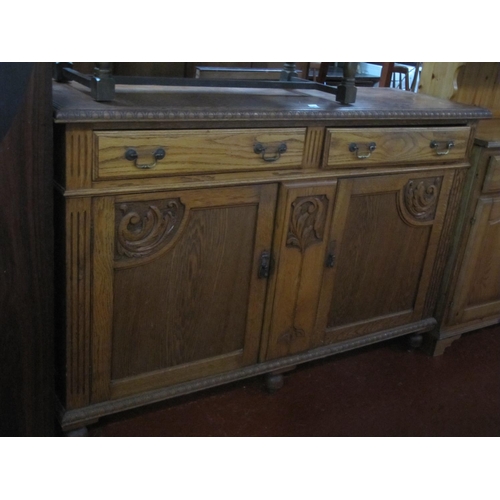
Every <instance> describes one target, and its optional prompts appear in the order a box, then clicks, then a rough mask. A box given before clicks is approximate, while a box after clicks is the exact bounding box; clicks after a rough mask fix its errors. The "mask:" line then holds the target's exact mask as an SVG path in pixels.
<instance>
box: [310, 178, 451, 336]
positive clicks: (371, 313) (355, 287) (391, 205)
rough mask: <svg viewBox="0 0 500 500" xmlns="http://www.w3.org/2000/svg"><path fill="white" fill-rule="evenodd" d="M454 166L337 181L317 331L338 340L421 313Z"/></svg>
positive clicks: (426, 307)
mask: <svg viewBox="0 0 500 500" xmlns="http://www.w3.org/2000/svg"><path fill="white" fill-rule="evenodd" d="M452 178H453V172H451V173H445V172H443V171H433V172H430V171H428V172H424V173H414V174H403V175H385V176H380V177H365V178H358V179H345V180H341V181H340V182H339V187H338V192H337V198H336V204H335V209H334V213H333V218H332V229H331V233H330V242H329V245H328V252H329V256H328V257H327V259H326V261H325V262H328V263H329V266H325V268H324V273H323V284H322V292H321V297H320V301H319V307H318V315H317V324H316V331H317V336H318V338H322V339H323V342H324V343H332V342H338V341H342V340H347V339H350V338H354V337H358V336H362V335H366V334H369V333H373V332H376V331H382V330H385V329H389V328H395V327H397V326H400V325H404V324H408V323H412V322H416V321H419V320H421V319H424V317H425V316H426V315H429V316H431V315H432V309H433V305H432V304H431V305H429V304H428V303H427V304H426V296H427V292H428V289H429V286H430V283H431V278H432V273H433V267H434V263H435V260H436V253H437V249H438V243H439V240H440V235H441V232H442V228H443V220H444V215H445V213H446V208H447V201H448V195H449V192H450V187H451V181H452Z"/></svg>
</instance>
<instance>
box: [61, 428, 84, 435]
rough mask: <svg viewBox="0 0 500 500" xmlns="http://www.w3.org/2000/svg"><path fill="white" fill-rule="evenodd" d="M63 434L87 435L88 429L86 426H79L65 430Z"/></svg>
mask: <svg viewBox="0 0 500 500" xmlns="http://www.w3.org/2000/svg"><path fill="white" fill-rule="evenodd" d="M64 435H65V436H66V437H88V435H89V430H88V429H87V427H80V428H79V429H74V430H72V431H68V432H65V433H64Z"/></svg>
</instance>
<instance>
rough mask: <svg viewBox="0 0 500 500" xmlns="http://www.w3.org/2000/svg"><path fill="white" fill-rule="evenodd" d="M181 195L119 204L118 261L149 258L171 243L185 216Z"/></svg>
mask: <svg viewBox="0 0 500 500" xmlns="http://www.w3.org/2000/svg"><path fill="white" fill-rule="evenodd" d="M184 213H185V206H184V205H183V204H182V203H181V201H180V199H179V198H175V199H169V200H159V201H155V202H154V204H153V203H150V202H137V203H122V204H120V205H118V206H117V207H116V221H117V224H116V253H115V259H116V260H126V259H137V258H142V257H149V256H151V255H153V254H155V253H157V252H158V251H160V250H161V249H162V248H164V247H165V246H166V245H167V244H168V243H170V242H171V241H172V239H173V237H174V236H175V234H176V233H177V231H178V229H179V226H180V224H181V221H182V219H183V217H184Z"/></svg>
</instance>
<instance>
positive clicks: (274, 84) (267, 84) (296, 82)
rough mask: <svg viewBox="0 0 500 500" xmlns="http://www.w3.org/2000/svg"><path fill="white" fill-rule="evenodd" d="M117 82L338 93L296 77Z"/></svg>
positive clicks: (120, 80)
mask: <svg viewBox="0 0 500 500" xmlns="http://www.w3.org/2000/svg"><path fill="white" fill-rule="evenodd" d="M113 79H114V80H115V82H116V84H121V85H162V86H169V85H170V86H179V87H236V88H257V89H283V90H295V89H305V90H319V91H321V92H327V93H330V94H336V92H337V89H336V87H331V86H329V85H322V84H320V83H317V82H311V81H310V80H303V79H301V78H294V79H293V80H290V81H282V80H276V81H272V80H271V81H270V80H226V79H220V80H219V79H214V80H210V79H203V78H164V77H147V76H118V75H114V76H113Z"/></svg>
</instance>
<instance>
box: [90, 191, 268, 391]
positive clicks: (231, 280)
mask: <svg viewBox="0 0 500 500" xmlns="http://www.w3.org/2000/svg"><path fill="white" fill-rule="evenodd" d="M275 202H276V186H275V185H268V186H252V187H241V188H219V189H217V190H209V189H207V190H192V191H183V192H171V193H160V194H158V193H154V194H151V195H140V196H139V195H137V196H135V195H130V196H123V197H117V198H115V199H114V201H113V203H112V204H111V203H110V204H109V207H108V212H109V211H111V210H112V212H113V213H112V216H111V217H110V216H109V214H108V219H109V221H108V224H107V225H106V227H105V228H104V227H101V226H100V225H97V226H96V231H97V233H98V232H99V231H101V233H104V232H106V231H108V232H109V231H110V230H111V231H112V232H113V242H114V244H113V245H107V246H105V245H102V247H100V246H99V241H101V240H102V241H105V240H106V239H107V240H108V241H109V240H111V238H110V236H109V234H107V236H104V234H103V237H102V238H100V237H99V234H96V236H95V241H96V243H97V244H96V247H95V250H94V256H95V264H96V265H98V264H99V261H101V260H103V259H106V258H107V259H108V261H110V260H111V259H110V258H109V254H110V253H111V252H112V265H111V266H109V269H110V272H111V273H112V276H111V277H110V281H111V282H112V283H113V285H112V290H108V291H107V292H105V291H103V293H107V298H108V301H109V300H111V301H112V307H110V308H109V310H110V312H108V315H109V316H108V318H107V321H105V322H103V324H106V325H107V331H106V332H105V333H103V332H102V331H100V332H99V331H96V332H93V333H94V334H95V335H96V342H97V344H98V345H99V340H98V339H99V337H100V338H101V339H100V343H101V344H102V345H103V346H107V354H106V355H104V356H103V355H102V354H99V352H98V351H94V353H95V359H94V363H96V364H97V365H98V366H100V367H101V368H100V372H101V376H102V373H107V377H106V379H107V384H103V385H101V387H100V388H98V389H97V390H96V392H94V394H93V399H94V401H98V400H103V399H106V398H109V397H111V398H116V397H123V396H126V395H130V394H133V393H136V392H139V391H143V390H150V389H154V388H157V387H162V386H164V385H169V384H173V383H179V382H182V381H187V380H190V379H193V378H198V377H203V376H208V375H211V374H214V373H218V372H223V371H227V370H231V369H236V368H239V367H242V366H245V365H248V364H251V363H254V362H256V361H257V357H258V348H259V341H260V333H261V327H262V317H263V310H264V302H265V293H266V286H267V280H266V279H259V277H258V274H259V262H260V256H261V254H262V252H263V251H265V250H267V251H269V250H270V245H271V237H272V224H273V221H274V209H275ZM101 225H102V224H101ZM106 252H108V254H107V255H108V257H103V256H104V255H105V254H106ZM102 267H103V266H102ZM103 268H104V267H103ZM101 279H102V278H99V277H97V280H98V282H97V283H95V288H94V293H95V294H96V295H97V297H96V298H97V302H98V301H99V300H98V299H99V294H100V288H99V281H100V280H101ZM102 298H103V299H104V296H103V297H102ZM94 302H96V301H95V300H94ZM99 314H101V315H102V314H103V311H102V310H100V311H99ZM101 351H102V349H101ZM105 351H106V349H105ZM98 369H99V368H98ZM96 373H97V372H96Z"/></svg>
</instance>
